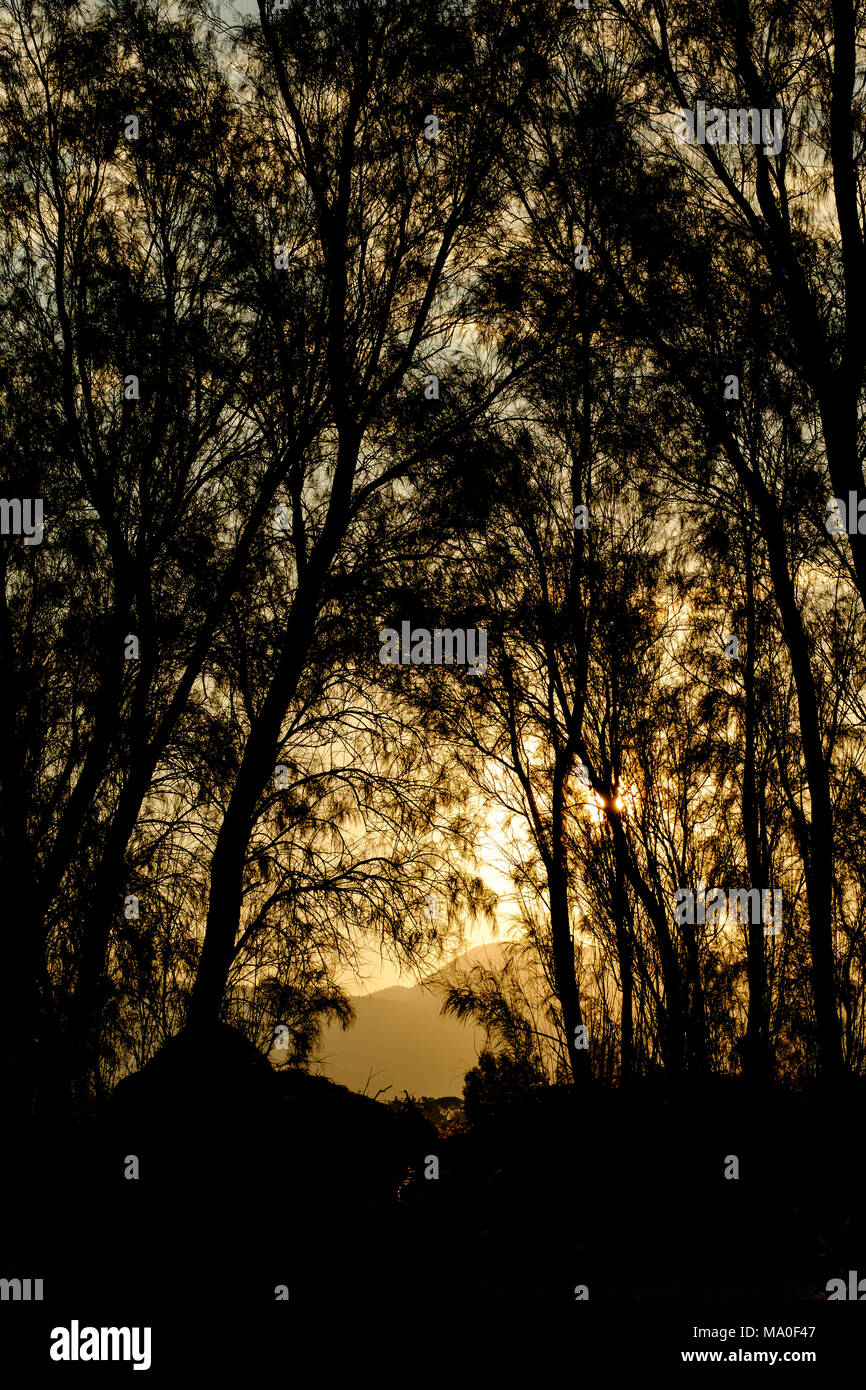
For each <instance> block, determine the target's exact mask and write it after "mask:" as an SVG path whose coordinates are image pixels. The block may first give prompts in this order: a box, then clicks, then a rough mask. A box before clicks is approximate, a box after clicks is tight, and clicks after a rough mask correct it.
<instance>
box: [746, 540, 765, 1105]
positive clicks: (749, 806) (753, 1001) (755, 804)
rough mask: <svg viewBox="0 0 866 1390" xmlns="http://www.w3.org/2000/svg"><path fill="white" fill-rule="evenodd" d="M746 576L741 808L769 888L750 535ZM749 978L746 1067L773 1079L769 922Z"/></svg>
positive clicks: (754, 860)
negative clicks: (757, 751) (762, 806)
mask: <svg viewBox="0 0 866 1390" xmlns="http://www.w3.org/2000/svg"><path fill="white" fill-rule="evenodd" d="M745 580H746V653H745V661H744V663H743V683H744V686H745V694H746V712H745V730H744V735H745V752H744V758H743V785H742V798H741V809H742V817H743V838H744V840H745V846H746V864H747V866H748V872H749V884H750V886H753V887H756V888H760V889H761V890H763V889H764V888H767V887H769V886H770V880H769V874H770V865H769V862H768V860H769V856H768V855H766V854H765V853H764V848H763V843H762V836H761V819H762V818H761V815H760V805H759V801H760V792H759V790H758V779H757V770H756V754H755V728H756V725H757V710H756V704H755V669H756V665H757V651H756V640H757V623H756V620H755V586H754V567H753V561H752V549H751V536H750V535H748V534H747V536H746V546H745ZM746 978H747V980H748V986H749V1003H748V1014H747V1018H746V1046H745V1052H744V1055H743V1070H744V1071H745V1073H746V1075H747V1076H749V1077H750V1078H751V1079H752V1080H754V1081H757V1082H764V1081H767V1080H769V1078H770V1075H771V1073H772V1056H771V1053H770V1037H769V1012H768V1007H767V971H766V960H765V955H764V927H763V923H762V922H760V921H758V922H753V921H749V923H748V925H747V926H746Z"/></svg>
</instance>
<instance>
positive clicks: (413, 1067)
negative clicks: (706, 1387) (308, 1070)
mask: <svg viewBox="0 0 866 1390" xmlns="http://www.w3.org/2000/svg"><path fill="white" fill-rule="evenodd" d="M504 949H505V948H504V946H503V945H502V944H501V943H499V942H495V941H494V942H487V943H485V944H484V945H481V946H476V947H474V948H473V949H472V950H470V951H467V952H465V953H464V954H463V955H460V956H457V957H455V959H454V960H453V961H451V962H450V963H449V964H448V965H447V966H444V967H442V968H440V969H439V970H436V971H434V972H433V973H431V974H430V975H427V976H425V978H424V979H423V980H421V981H420V982H419V983H418V984H417V985H412V986H404V985H392V986H390V987H389V988H387V989H379V990H375V991H374V992H373V993H372V994H365V995H356V996H355V997H354V998H352V1000H351V1003H352V1008H353V1009H354V1011H355V1018H356V1022H355V1023H353V1024H352V1026H351V1028H349V1030H348V1031H347V1032H345V1033H344V1032H343V1031H342V1030H341V1028H340V1027H339V1025H338V1024H330V1025H329V1026H328V1027H327V1029H326V1030H325V1031H324V1033H323V1035H322V1042H321V1046H320V1049H319V1066H320V1068H321V1070H322V1072H323V1073H324V1074H325V1075H326V1076H329V1077H330V1078H331V1080H332V1081H338V1082H339V1083H340V1084H341V1085H343V1086H348V1087H350V1088H351V1089H352V1090H355V1091H363V1090H364V1088H365V1086H366V1090H367V1094H368V1095H371V1096H374V1095H376V1093H377V1092H378V1091H380V1090H382V1091H385V1090H386V1088H388V1089H387V1091H386V1094H384V1095H383V1096H382V1099H383V1100H389V1099H391V1098H392V1097H394V1096H400V1095H402V1094H403V1092H404V1091H408V1092H409V1094H410V1095H415V1096H444V1095H449V1096H454V1095H461V1094H462V1092H463V1078H464V1076H465V1074H466V1072H467V1071H468V1070H469V1068H470V1067H473V1066H474V1065H475V1062H476V1060H477V1057H478V1053H479V1051H480V1049H481V1046H482V1044H483V1041H484V1037H483V1033H482V1031H481V1029H479V1028H477V1027H475V1026H474V1025H473V1024H471V1023H462V1022H459V1021H458V1020H457V1019H454V1018H444V1017H443V1016H442V1012H441V1010H442V983H443V981H444V979H445V978H446V977H447V976H451V975H453V974H454V973H455V972H460V971H467V970H471V969H472V967H473V966H474V965H488V966H490V967H491V968H496V967H497V966H499V965H500V964H501V962H502V956H503V951H504Z"/></svg>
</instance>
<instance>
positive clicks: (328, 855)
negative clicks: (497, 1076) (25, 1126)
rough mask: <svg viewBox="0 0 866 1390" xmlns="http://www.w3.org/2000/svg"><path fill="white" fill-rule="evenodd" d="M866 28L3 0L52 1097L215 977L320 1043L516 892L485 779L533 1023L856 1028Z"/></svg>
mask: <svg viewBox="0 0 866 1390" xmlns="http://www.w3.org/2000/svg"><path fill="white" fill-rule="evenodd" d="M861 58H862V43H861V36H860V17H859V15H858V13H857V12H856V11H855V9H854V7H853V5H851V4H850V3H833V4H830V5H825V6H818V7H815V6H809V7H805V6H803V5H800V4H792V3H787V2H786V3H769V4H761V5H749V4H746V3H744V2H743V0H737V3H723V4H722V3H720V4H713V5H711V6H710V7H709V9H706V8H705V9H703V10H702V11H701V12H700V13H696V12H694V10H693V7H688V6H685V5H682V4H679V3H677V4H675V5H666V4H661V3H645V4H640V5H638V4H631V3H623V4H619V3H618V2H617V3H614V4H612V5H605V6H602V5H601V4H599V5H596V6H592V7H591V8H590V9H589V10H587V11H578V10H576V9H575V8H574V7H573V6H569V5H564V4H554V3H547V0H541V2H540V3H534V2H533V3H530V4H525V5H517V4H504V5H503V4H495V5H494V4H488V3H484V2H483V0H479V2H478V3H473V4H455V3H449V2H448V0H434V3H432V4H430V5H424V6H416V5H410V4H409V3H407V0H351V3H348V4H345V3H340V4H337V3H336V0H333V2H326V0H322V2H321V3H319V2H317V3H303V4H302V3H299V0H289V3H288V5H287V6H286V7H285V8H282V7H281V8H279V9H278V8H276V7H275V6H274V5H273V4H272V3H270V0H262V3H261V4H260V5H259V12H258V14H257V15H255V16H253V17H251V18H250V17H247V18H244V19H240V18H238V17H237V16H235V17H231V16H229V15H228V14H227V12H226V10H225V9H224V8H220V7H214V8H212V9H211V8H209V7H207V6H206V5H205V4H196V3H190V4H186V5H184V6H182V7H181V9H180V12H179V13H178V14H170V13H168V12H167V11H165V10H164V9H163V8H161V7H160V6H157V5H154V4H151V3H149V2H148V3H140V2H139V0H130V2H129V3H123V2H122V0H99V2H98V3H97V2H96V0H94V3H79V4H69V3H27V2H26V0H10V3H9V4H8V5H7V7H6V10H5V11H4V16H3V19H2V29H0V130H2V149H3V156H2V161H3V162H2V176H0V211H2V219H0V257H2V276H0V315H2V335H0V422H2V432H3V453H2V459H3V462H2V475H0V482H2V496H3V498H4V499H14V498H40V499H42V500H43V504H44V513H45V531H44V537H43V539H42V541H41V543H39V544H26V543H25V538H24V537H22V536H20V535H15V534H5V531H6V529H7V528H5V527H4V534H3V535H2V537H0V564H2V567H3V579H4V584H3V602H2V605H0V650H2V681H0V692H2V694H0V698H2V700H3V705H4V708H3V728H4V739H3V744H2V750H0V878H2V883H3V886H4V908H5V911H4V914H3V919H4V924H5V933H4V965H5V970H4V975H3V979H4V982H5V988H4V997H3V1002H2V1008H0V1027H2V1030H3V1036H2V1045H0V1057H2V1067H3V1075H4V1084H5V1086H6V1090H7V1094H8V1098H9V1103H10V1105H12V1106H13V1107H15V1108H16V1109H17V1110H18V1111H19V1112H26V1111H27V1110H29V1109H30V1108H31V1106H32V1105H33V1103H34V1098H36V1100H37V1101H38V1103H39V1104H40V1105H42V1106H46V1107H51V1106H53V1105H60V1106H67V1105H69V1104H71V1103H75V1104H77V1105H83V1106H85V1107H86V1106H88V1105H89V1104H90V1103H91V1100H92V1097H93V1096H94V1094H98V1093H99V1092H101V1091H102V1090H104V1089H105V1088H106V1087H107V1086H110V1085H111V1084H112V1081H113V1080H114V1079H115V1077H116V1076H117V1074H118V1073H119V1072H121V1071H122V1070H124V1069H125V1068H128V1067H134V1066H137V1065H140V1064H141V1063H142V1062H143V1061H144V1060H146V1059H147V1058H148V1057H149V1056H151V1055H152V1054H153V1052H154V1051H156V1050H157V1049H158V1048H159V1046H160V1045H161V1044H162V1043H163V1042H164V1041H165V1040H166V1039H167V1038H168V1037H170V1036H171V1035H172V1034H173V1033H175V1032H177V1031H178V1030H179V1029H180V1028H182V1027H184V1026H185V1027H187V1028H188V1029H191V1030H204V1029H207V1028H209V1027H210V1026H212V1025H213V1024H214V1023H215V1022H216V1021H217V1020H219V1019H220V1018H225V1019H228V1020H230V1021H233V1022H235V1023H237V1024H238V1026H240V1027H242V1028H243V1029H244V1030H245V1031H247V1033H248V1035H249V1036H250V1037H252V1038H253V1039H254V1040H255V1041H256V1043H257V1045H258V1046H260V1047H261V1049H262V1050H263V1051H269V1052H271V1055H272V1058H273V1059H274V1060H275V1061H279V1060H280V1057H281V1056H282V1057H284V1058H285V1059H286V1060H293V1061H296V1062H300V1063H305V1062H306V1061H307V1060H308V1059H309V1057H310V1055H311V1052H312V1050H313V1049H314V1047H315V1040H316V1037H317V1035H318V1029H319V1027H320V1026H321V1024H322V1023H323V1022H324V1020H326V1019H327V1018H339V1019H342V1020H343V1021H347V1020H348V1016H349V1011H348V1006H347V1002H346V1000H345V997H344V996H343V994H342V991H341V990H340V988H339V984H338V983H337V981H338V979H339V967H340V966H341V965H342V964H345V963H346V962H347V961H348V960H351V958H352V953H353V952H354V950H355V949H356V948H357V947H358V945H359V944H361V943H362V942H364V941H369V940H371V939H372V940H376V939H378V940H379V941H382V942H385V943H387V944H388V947H389V949H390V950H392V951H393V952H394V953H395V955H396V956H397V957H398V958H400V959H402V960H403V961H404V962H406V963H408V964H411V963H414V962H422V963H423V962H424V961H426V960H427V959H429V958H431V956H432V955H434V954H435V952H436V951H437V949H439V948H440V947H444V946H445V945H447V943H448V942H449V941H452V940H456V939H457V937H458V935H459V929H460V926H461V924H462V923H465V922H466V921H467V920H468V918H469V916H470V915H471V914H473V913H484V912H486V913H490V912H491V910H492V900H491V894H490V891H489V889H488V888H487V887H486V886H485V882H484V879H483V873H482V871H483V864H481V863H479V862H478V856H477V854H476V848H477V846H478V844H479V843H481V840H480V838H479V837H480V835H481V831H482V828H483V827H484V826H485V824H486V826H487V833H488V834H490V833H491V827H494V833H495V834H496V836H497V837H498V839H499V841H500V849H501V851H502V852H503V853H504V854H505V856H506V857H507V859H508V862H509V864H510V867H511V870H512V876H513V882H514V896H515V902H516V904H517V907H518V913H519V918H520V922H521V931H522V940H521V943H520V946H519V948H518V949H517V950H516V952H515V956H514V964H513V966H512V967H511V968H510V969H509V970H508V971H507V972H505V974H504V975H503V976H502V977H501V978H498V979H494V978H490V977H489V976H488V975H487V974H485V972H480V973H479V975H478V976H477V977H475V978H474V979H473V980H471V981H470V983H469V985H468V986H461V987H460V988H458V989H457V990H456V991H455V992H454V993H453V994H452V996H451V998H450V1005H451V1007H453V1008H455V1009H457V1010H458V1011H459V1012H462V1013H463V1014H464V1015H467V1014H472V1013H474V1014H475V1015H476V1016H477V1017H479V1018H481V1019H482V1020H483V1021H484V1022H485V1024H486V1025H487V1027H488V1030H489V1034H490V1046H491V1048H493V1049H494V1050H498V1051H499V1052H500V1053H502V1054H503V1055H506V1056H507V1057H508V1059H509V1065H513V1066H515V1067H519V1066H521V1065H524V1066H525V1067H526V1068H528V1071H529V1073H531V1075H533V1076H538V1075H542V1074H544V1073H545V1072H546V1073H547V1075H549V1076H550V1077H551V1078H553V1077H557V1076H567V1077H570V1078H572V1079H573V1080H575V1081H581V1080H584V1079H586V1078H587V1077H589V1076H590V1075H595V1076H598V1077H602V1078H607V1079H612V1078H614V1077H616V1076H621V1077H623V1078H627V1077H630V1076H635V1075H641V1074H645V1073H648V1072H651V1071H654V1070H656V1069H659V1068H661V1069H664V1070H665V1071H667V1072H670V1073H672V1074H680V1073H684V1072H697V1073H705V1072H710V1071H738V1070H743V1071H745V1072H746V1073H747V1074H749V1075H751V1076H753V1077H755V1078H766V1077H768V1076H770V1075H772V1074H774V1073H775V1072H779V1073H782V1074H785V1075H792V1076H803V1075H811V1074H814V1073H820V1074H822V1075H826V1076H832V1075H835V1074H838V1073H839V1072H841V1071H843V1070H851V1071H855V1072H859V1071H861V1070H862V1067H863V1061H864V1048H866V1033H864V1023H866V1019H864V991H863V965H864V950H866V935H864V921H863V912H864V903H866V894H864V887H866V884H864V862H866V861H864V858H863V853H862V846H863V844H864V840H866V825H864V820H863V813H862V807H861V801H862V797H861V795H860V793H861V791H862V786H863V780H864V744H863V737H862V728H863V709H862V698H861V690H862V687H863V677H864V672H863V661H862V646H863V640H862V639H863V620H864V614H863V603H864V599H866V587H864V583H866V554H864V552H863V547H862V546H861V544H860V539H859V538H860V535H861V534H862V533H861V532H860V531H859V529H858V528H857V525H856V517H855V518H854V524H853V528H852V529H850V531H849V532H847V533H837V532H836V531H835V530H834V528H833V527H828V525H826V524H825V522H826V520H827V515H828V513H827V503H828V501H829V499H830V498H832V497H834V496H835V497H838V498H840V499H843V501H844V502H845V505H846V507H847V506H848V503H849V494H855V495H856V496H859V495H860V494H861V493H862V491H863V489H862V457H861V454H862V440H861V425H860V421H861V412H862V393H863V377H864V370H866V317H864V309H866V304H864V292H863V275H864V254H866V253H864V244H863V211H862V206H863V197H862V184H861V170H862V161H863V149H862V145H863V109H862V108H863V98H862V94H861V87H862V76H863V66H862V62H861ZM698 101H704V102H705V103H706V105H707V106H708V107H716V108H719V109H720V110H728V109H740V108H744V109H748V110H751V109H754V110H755V111H757V112H759V113H760V112H763V111H768V112H775V111H780V112H781V131H782V138H781V140H780V142H779V148H778V149H776V147H775V146H774V145H770V146H764V145H763V144H761V143H754V142H752V141H742V142H739V143H729V144H713V143H707V144H703V145H696V144H687V143H684V142H682V141H680V140H678V139H677V135H676V129H675V127H676V116H675V113H676V111H677V109H678V108H683V109H691V108H693V107H694V106H695V104H696V103H697V102H698ZM849 520H850V516H849ZM404 621H408V622H410V624H411V625H412V626H413V627H414V626H416V625H417V626H422V627H426V628H430V629H432V628H434V627H442V628H449V629H454V628H476V629H478V628H483V629H485V630H486V632H487V643H488V661H487V668H486V670H485V671H484V673H483V674H472V673H469V672H467V671H466V670H465V668H460V667H455V666H450V667H449V666H442V667H437V666H420V667H413V666H396V667H392V666H389V665H386V664H383V663H382V662H381V661H380V659H379V647H380V638H379V633H380V631H381V630H382V629H383V628H385V627H395V628H399V627H400V625H401V623H402V622H404ZM702 886H713V887H715V886H719V887H720V888H723V889H725V890H726V891H727V890H736V889H738V888H740V887H747V886H752V887H754V888H758V889H760V890H764V889H766V890H767V891H768V892H769V893H770V894H773V893H775V892H777V891H778V892H781V894H782V900H783V903H784V910H783V921H782V930H781V932H778V933H774V934H768V933H767V932H766V931H765V924H764V923H763V922H760V921H755V920H751V921H744V920H736V919H735V920H727V921H722V920H715V919H714V918H713V915H712V913H708V914H706V917H705V916H704V914H703V913H701V914H699V917H698V920H692V921H690V920H687V919H684V918H683V917H682V914H680V913H678V912H677V910H676V901H677V897H676V895H677V892H678V890H681V889H683V888H686V889H690V890H691V891H693V892H694V893H695V894H697V895H698V896H700V889H701V887H702ZM431 896H432V897H435V900H436V901H437V903H438V902H440V901H441V903H442V905H443V911H442V912H441V913H438V912H437V913H433V912H431V911H430V910H429V908H430V901H431ZM518 959H519V960H520V962H521V964H520V969H519V970H518V969H517V961H518ZM280 1026H282V1029H283V1036H288V1037H289V1038H290V1040H291V1041H290V1045H288V1046H287V1048H286V1049H285V1051H284V1052H282V1053H281V1052H280V1051H277V1052H274V1051H273V1050H272V1049H273V1042H274V1037H275V1030H276V1029H278V1028H279V1027H280Z"/></svg>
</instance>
